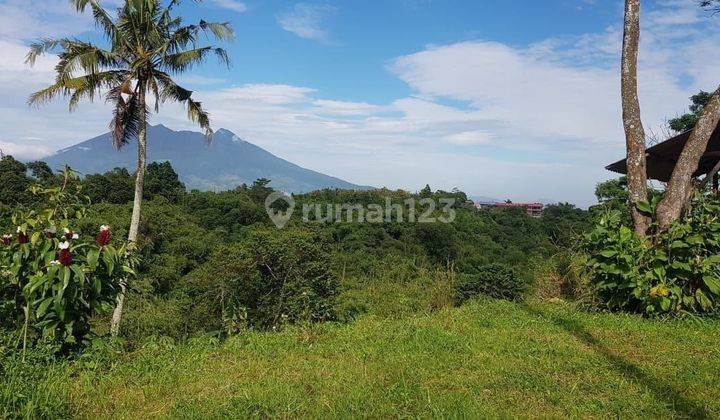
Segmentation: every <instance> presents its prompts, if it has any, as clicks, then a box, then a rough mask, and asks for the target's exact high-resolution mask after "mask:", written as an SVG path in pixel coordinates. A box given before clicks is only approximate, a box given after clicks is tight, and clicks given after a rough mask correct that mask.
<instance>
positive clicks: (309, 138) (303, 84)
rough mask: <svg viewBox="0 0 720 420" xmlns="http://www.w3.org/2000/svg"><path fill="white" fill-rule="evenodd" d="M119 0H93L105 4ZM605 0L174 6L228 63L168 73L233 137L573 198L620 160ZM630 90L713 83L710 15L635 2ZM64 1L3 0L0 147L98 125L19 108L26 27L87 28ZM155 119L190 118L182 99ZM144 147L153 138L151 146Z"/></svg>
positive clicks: (48, 68) (396, 179) (374, 167)
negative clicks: (638, 31) (205, 29)
mask: <svg viewBox="0 0 720 420" xmlns="http://www.w3.org/2000/svg"><path fill="white" fill-rule="evenodd" d="M119 1H120V0H101V2H102V3H103V4H106V5H107V6H108V7H112V6H113V5H114V4H117V3H118V2H119ZM622 6H623V2H622V1H620V0H617V1H616V0H544V1H542V2H539V1H536V0H518V1H496V0H486V1H483V0H472V1H467V0H442V1H441V0H384V1H358V0H353V1H351V0H345V1H324V2H323V1H304V2H297V1H272V0H271V1H256V0H242V1H240V0H205V1H204V2H202V3H201V4H199V5H197V4H194V3H193V2H191V1H187V2H185V4H183V6H182V7H181V8H180V9H178V11H179V12H180V13H181V14H182V15H183V16H184V17H186V19H187V21H189V22H192V21H196V20H197V19H199V18H200V17H203V18H205V19H206V20H221V21H225V20H227V21H229V22H231V23H232V24H233V26H234V28H235V30H236V34H237V38H236V39H235V40H234V41H233V42H230V43H227V44H225V45H224V46H225V47H226V48H227V49H228V51H229V52H230V57H231V60H232V63H233V65H232V67H231V68H230V69H229V70H228V69H226V68H224V67H220V66H218V65H216V64H215V63H212V62H209V63H207V64H206V65H204V66H202V67H200V68H198V69H196V70H195V71H193V72H192V73H191V74H187V75H183V76H180V77H179V79H180V80H181V81H182V82H183V83H185V84H186V85H187V86H188V87H190V88H192V89H193V90H194V91H195V96H196V97H197V98H199V99H201V100H202V101H203V102H204V103H205V106H206V107H207V108H208V109H209V111H210V112H211V114H212V117H213V124H214V126H215V128H220V127H224V128H228V129H230V130H232V131H233V132H235V133H236V134H238V135H239V136H241V137H243V138H244V139H246V140H247V141H250V142H252V143H255V144H258V145H259V146H261V147H264V148H266V149H268V150H270V151H271V152H273V153H275V154H277V155H279V156H281V157H283V158H286V159H288V160H291V161H293V162H296V163H298V164H300V165H303V166H306V167H308V168H311V169H314V170H318V171H321V172H325V173H328V174H331V175H334V176H338V177H341V178H344V179H347V180H349V181H352V182H356V183H359V184H369V185H376V186H388V187H392V188H404V189H409V190H417V189H419V188H421V187H422V186H424V185H425V184H426V183H429V184H430V185H431V186H432V187H434V188H442V189H450V188H453V187H458V188H460V189H462V190H464V191H467V192H468V193H470V194H471V195H483V196H490V197H495V198H498V199H505V198H510V199H513V200H516V201H518V200H548V201H570V202H573V203H576V204H578V205H581V206H587V205H588V204H591V203H592V202H593V201H594V198H593V189H594V186H595V184H596V183H597V182H599V181H601V180H603V179H606V178H608V177H611V176H612V174H609V173H607V172H606V171H604V170H603V167H604V166H605V165H606V164H608V163H610V162H612V161H614V160H616V159H617V158H619V157H621V155H622V154H623V148H624V143H623V142H624V140H623V134H622V127H621V121H620V101H619V76H618V70H617V67H618V58H619V48H620V41H621V35H622V33H621V29H622ZM642 12H643V13H642V18H641V19H642V28H643V35H642V45H641V58H640V100H641V107H642V110H643V119H644V120H645V123H646V125H647V128H648V130H649V131H652V133H653V137H656V138H661V137H663V136H665V135H666V134H667V133H665V132H664V130H663V126H664V121H665V120H666V119H667V118H670V117H673V116H675V115H677V114H679V113H681V112H683V110H684V109H685V107H686V106H687V102H688V100H687V98H688V97H689V96H690V95H691V94H692V93H694V92H696V91H697V90H699V89H701V88H702V89H706V90H708V89H713V87H714V86H716V85H717V83H718V80H717V78H716V76H715V72H716V69H717V68H718V65H720V58H719V57H718V55H717V53H716V51H715V50H716V45H717V44H718V41H720V39H718V38H720V37H719V36H718V34H719V32H718V23H720V17H714V18H713V17H712V16H710V15H709V14H708V13H706V12H703V11H701V10H700V9H699V8H698V7H697V6H696V3H695V2H694V1H693V0H655V1H648V0H643V11H642ZM92 29H93V26H92V22H91V20H90V18H89V16H80V15H78V14H77V13H75V12H74V11H73V10H72V9H71V8H70V7H69V5H68V1H67V0H0V53H2V56H3V57H4V60H3V62H2V63H0V108H2V109H0V111H2V112H0V148H2V149H3V150H5V151H6V152H9V153H13V154H15V155H17V156H19V157H23V158H37V157H42V156H44V155H47V154H50V153H52V152H54V151H55V150H58V149H60V148H63V147H66V146H68V145H71V144H74V143H77V142H78V141H81V140H85V139H87V138H90V137H93V136H95V135H97V134H99V133H101V132H103V131H105V129H106V126H107V123H108V121H109V118H110V113H109V109H108V108H107V106H106V105H105V104H103V103H102V101H100V102H97V103H94V104H85V105H83V106H81V107H80V108H79V109H78V110H77V111H76V112H75V114H74V115H72V116H69V115H68V113H67V109H66V107H65V106H64V104H63V103H62V102H58V103H56V104H51V105H48V106H45V107H42V108H40V109H33V108H28V107H27V106H26V105H25V100H26V98H27V96H28V94H29V93H30V92H32V91H34V90H36V89H38V88H40V87H42V86H43V85H45V84H47V83H49V82H50V81H51V80H52V66H53V64H54V58H53V57H47V58H46V59H44V60H41V61H40V62H39V63H38V64H37V65H36V66H35V67H34V68H32V69H30V68H27V67H26V66H25V65H24V64H23V63H22V58H23V56H24V54H25V52H26V48H27V47H26V46H27V44H28V43H29V42H30V41H32V40H34V39H37V38H40V37H59V36H73V37H79V38H90V39H92V38H93V35H92ZM152 121H153V122H156V123H164V124H166V125H168V126H170V127H172V128H178V129H179V128H182V129H190V128H192V125H191V124H189V123H188V122H186V121H185V120H184V119H183V112H182V110H181V109H180V108H179V107H176V106H167V107H165V108H164V109H163V110H162V111H161V112H160V114H159V115H155V116H153V119H152ZM150 147H152V146H150Z"/></svg>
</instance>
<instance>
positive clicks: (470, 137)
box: [447, 130, 493, 146]
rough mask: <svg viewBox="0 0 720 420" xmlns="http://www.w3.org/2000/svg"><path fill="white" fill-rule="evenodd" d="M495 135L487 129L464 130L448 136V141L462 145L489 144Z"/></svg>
mask: <svg viewBox="0 0 720 420" xmlns="http://www.w3.org/2000/svg"><path fill="white" fill-rule="evenodd" d="M492 138H493V135H492V134H490V133H487V132H485V131H479V130H475V131H463V132H460V133H455V134H451V135H449V136H447V141H449V142H450V143H454V144H460V145H465V146H468V145H479V144H488V143H490V141H491V140H492Z"/></svg>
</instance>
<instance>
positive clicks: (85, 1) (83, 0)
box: [70, 0, 120, 45]
mask: <svg viewBox="0 0 720 420" xmlns="http://www.w3.org/2000/svg"><path fill="white" fill-rule="evenodd" d="M70 2H71V3H72V4H73V5H74V6H75V9H77V11H78V12H84V11H85V9H86V8H87V6H90V9H91V10H92V14H93V19H94V20H95V24H96V25H97V26H98V27H99V28H100V29H102V31H103V33H104V34H105V36H106V37H108V39H110V41H111V42H112V43H113V45H115V42H117V41H118V40H119V38H120V37H119V36H118V27H117V26H116V25H115V22H113V20H112V18H111V17H110V14H109V13H108V12H107V11H106V10H105V9H103V7H102V6H100V3H99V2H98V0H70Z"/></svg>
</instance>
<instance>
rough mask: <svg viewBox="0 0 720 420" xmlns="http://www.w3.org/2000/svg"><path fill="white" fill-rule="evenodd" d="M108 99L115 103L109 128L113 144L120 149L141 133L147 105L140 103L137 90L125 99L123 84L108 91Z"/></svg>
mask: <svg viewBox="0 0 720 420" xmlns="http://www.w3.org/2000/svg"><path fill="white" fill-rule="evenodd" d="M107 101H108V102H111V103H113V104H114V109H113V118H112V120H111V121H110V125H109V128H110V132H111V133H112V139H113V146H114V147H115V148H116V149H120V148H122V147H123V146H124V145H126V144H128V143H129V142H130V141H131V140H133V139H136V138H137V137H138V135H139V134H140V130H141V129H142V122H143V121H145V119H146V118H147V115H148V111H147V107H145V106H142V105H141V104H140V100H139V94H138V92H137V91H136V92H134V93H133V94H131V95H130V97H129V98H128V99H127V100H125V99H124V98H123V92H122V87H121V86H117V87H115V88H113V89H111V90H110V92H108V94H107Z"/></svg>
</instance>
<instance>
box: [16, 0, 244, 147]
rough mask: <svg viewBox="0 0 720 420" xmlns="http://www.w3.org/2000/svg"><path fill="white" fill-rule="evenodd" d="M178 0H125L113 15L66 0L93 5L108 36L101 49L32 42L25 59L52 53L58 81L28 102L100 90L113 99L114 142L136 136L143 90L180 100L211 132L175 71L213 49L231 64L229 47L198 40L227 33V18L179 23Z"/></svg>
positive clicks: (73, 99)
mask: <svg viewBox="0 0 720 420" xmlns="http://www.w3.org/2000/svg"><path fill="white" fill-rule="evenodd" d="M181 1H182V0H171V1H170V2H169V4H168V5H167V6H165V7H163V6H162V5H161V3H162V2H161V0H126V1H125V3H124V5H123V6H122V7H120V8H119V9H118V10H117V15H116V17H115V18H113V17H112V16H111V14H110V13H109V12H108V11H106V10H105V9H104V8H103V7H102V6H101V5H100V1H99V0H71V3H72V4H73V5H74V6H75V7H76V8H77V10H78V11H79V12H83V11H85V10H86V9H87V8H90V9H91V11H92V14H93V17H94V19H95V23H96V25H97V27H98V29H100V30H101V31H102V33H103V34H104V35H105V37H106V39H107V40H108V44H109V48H107V49H104V48H101V47H99V46H96V45H94V44H92V43H89V42H83V41H79V40H76V39H69V38H63V39H44V40H41V41H39V42H36V43H34V44H32V45H31V47H30V52H29V53H28V55H27V58H26V62H27V63H28V64H30V65H33V64H34V63H35V61H36V59H37V58H38V57H39V56H41V55H43V54H45V53H48V52H57V55H58V57H59V62H58V64H57V66H56V67H55V71H56V73H57V75H56V79H55V83H54V84H53V85H52V86H49V87H47V88H45V89H42V90H40V91H38V92H35V93H34V94H33V95H32V96H30V99H29V103H30V104H33V105H37V104H41V103H44V102H48V101H50V100H52V99H54V98H55V97H57V96H63V97H66V98H69V106H70V110H71V111H72V110H74V109H75V108H76V107H77V104H78V103H79V102H80V101H81V100H83V99H89V100H91V101H92V100H94V99H95V97H96V96H98V95H102V94H103V93H104V95H105V98H106V100H107V102H109V103H111V104H112V105H113V106H114V116H113V119H112V122H111V123H110V131H111V132H112V136H113V142H114V145H115V147H118V148H120V147H122V146H123V145H124V144H126V143H128V141H129V140H131V139H133V138H136V137H137V136H138V135H139V133H140V130H141V129H142V128H143V127H142V126H143V125H144V120H146V116H147V114H148V109H147V102H146V99H145V98H146V94H148V93H149V94H152V95H153V96H154V99H155V105H154V107H155V111H156V112H157V111H158V108H159V106H160V103H163V102H166V101H168V100H170V101H177V102H180V103H183V104H185V105H186V107H187V113H188V118H189V119H190V120H191V121H193V122H196V123H198V124H199V125H200V127H202V129H203V130H204V131H205V134H206V135H207V136H208V138H210V136H211V135H212V129H211V128H210V120H209V117H208V114H207V112H206V111H204V110H203V108H202V104H201V103H200V102H197V101H195V100H193V99H192V91H190V90H188V89H185V88H183V87H181V86H179V85H178V84H177V83H175V81H173V79H172V75H174V74H178V73H183V72H185V71H187V70H189V69H190V68H192V67H193V66H194V65H196V64H199V63H201V62H203V61H204V60H205V59H206V58H207V57H208V56H209V55H215V56H216V57H217V58H218V59H219V61H220V62H221V63H224V64H225V65H228V66H229V60H228V56H227V53H226V51H225V50H224V49H222V48H217V47H215V46H199V37H200V35H202V34H205V35H208V36H209V37H212V38H215V39H217V40H223V39H231V38H232V37H233V31H232V28H231V27H230V25H229V24H228V23H211V22H205V21H203V20H201V21H200V22H199V23H198V24H195V25H185V26H184V25H183V24H182V19H181V18H180V17H173V16H172V15H171V12H172V11H173V9H174V8H175V7H176V6H177V5H178V4H179V3H180V2H181Z"/></svg>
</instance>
